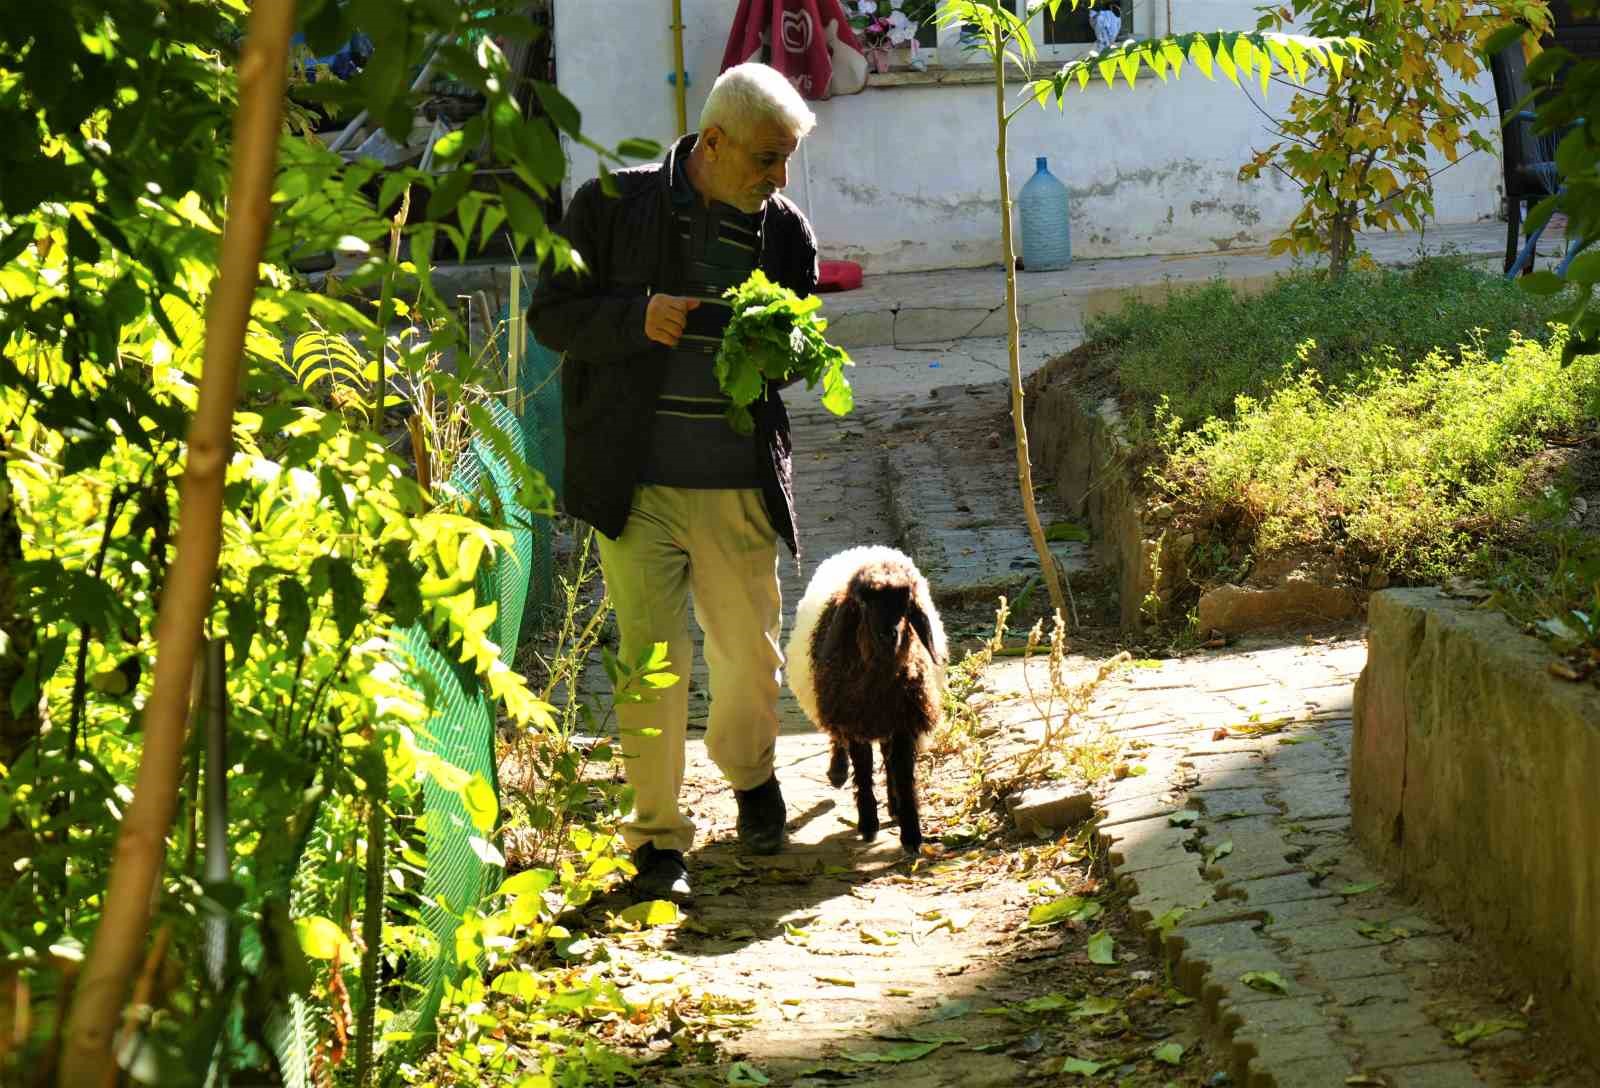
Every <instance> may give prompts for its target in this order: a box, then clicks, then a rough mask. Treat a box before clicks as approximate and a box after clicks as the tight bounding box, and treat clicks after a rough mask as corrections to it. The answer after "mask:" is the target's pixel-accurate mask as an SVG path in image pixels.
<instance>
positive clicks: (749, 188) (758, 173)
mask: <svg viewBox="0 0 1600 1088" xmlns="http://www.w3.org/2000/svg"><path fill="white" fill-rule="evenodd" d="M701 138H702V139H703V140H705V142H706V145H707V150H708V151H709V152H710V154H709V155H708V156H707V159H708V162H709V164H710V170H708V171H707V181H708V183H709V184H708V186H707V188H709V189H710V190H711V191H710V192H708V193H707V194H706V195H707V196H709V197H711V198H712V199H713V200H720V201H722V202H723V203H724V204H731V205H732V206H733V207H735V208H738V209H739V210H740V211H742V212H745V213H747V214H750V213H754V212H758V211H760V210H761V206H762V205H763V204H765V203H766V201H767V197H769V196H771V195H772V194H773V193H775V192H777V191H778V190H779V189H782V188H783V187H784V186H785V185H787V184H789V156H790V155H793V154H794V151H795V148H797V147H799V146H800V138H799V137H798V136H796V135H795V134H794V133H792V132H790V131H789V130H788V129H787V128H786V127H784V125H783V124H781V123H780V122H777V121H773V120H762V121H759V122H757V123H756V124H755V125H754V126H753V127H752V129H751V130H750V132H749V133H746V134H743V135H741V136H738V137H735V136H734V135H732V134H731V133H729V132H727V131H725V130H723V129H721V128H719V127H717V126H715V125H713V126H712V127H711V128H709V129H707V130H706V131H705V133H704V134H703V135H702V137H701Z"/></svg>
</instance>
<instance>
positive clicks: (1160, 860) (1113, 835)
mask: <svg viewBox="0 0 1600 1088" xmlns="http://www.w3.org/2000/svg"><path fill="white" fill-rule="evenodd" d="M1193 837H1194V831H1193V829H1192V828H1187V827H1173V826H1172V825H1171V824H1170V823H1169V822H1168V821H1167V819H1166V817H1164V816H1160V817H1156V818H1155V819H1150V820H1137V821H1135V822H1133V823H1128V824H1121V825H1118V826H1116V827H1112V828H1108V829H1104V830H1102V832H1101V838H1102V839H1104V840H1105V841H1106V843H1107V845H1108V849H1109V853H1110V855H1111V862H1112V864H1113V865H1115V866H1116V867H1117V872H1118V874H1119V875H1120V874H1136V873H1140V872H1143V871H1144V870H1146V869H1159V868H1161V867H1162V866H1166V865H1172V864H1174V863H1176V862H1181V861H1185V860H1188V861H1189V862H1190V863H1191V864H1193V865H1195V866H1197V867H1198V865H1199V863H1200V859H1199V857H1198V856H1197V855H1195V854H1193V853H1192V852H1190V851H1189V850H1187V849H1185V848H1184V844H1185V843H1186V842H1188V841H1189V840H1190V839H1191V838H1193Z"/></svg>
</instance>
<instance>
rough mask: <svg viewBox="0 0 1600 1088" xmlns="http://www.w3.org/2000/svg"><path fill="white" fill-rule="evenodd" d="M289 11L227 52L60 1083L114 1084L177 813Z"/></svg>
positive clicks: (263, 230) (285, 5) (75, 1087)
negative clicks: (140, 615) (209, 287)
mask: <svg viewBox="0 0 1600 1088" xmlns="http://www.w3.org/2000/svg"><path fill="white" fill-rule="evenodd" d="M294 10H295V4H294V0H256V3H255V5H254V6H253V8H252V9H251V12H250V24H249V30H248V33H247V34H246V37H245V44H244V51H243V53H242V55H241V56H240V58H239V108H238V112H237V113H236V114H235V116H234V131H233V176H232V180H231V183H230V185H229V189H228V219H227V225H226V227H225V229H224V231H223V235H222V260H221V271H220V275H219V278H218V281H217V287H216V291H215V293H214V294H213V296H212V299H211V305H210V308H209V311H208V312H207V314H206V344H205V362H204V365H203V368H202V370H201V372H200V394H199V406H198V407H197V408H196V410H195V415H194V420H193V422H192V423H191V424H190V428H189V440H188V449H187V451H186V453H185V456H184V471H183V483H182V485H181V489H180V493H179V507H178V540H177V550H176V554H175V556H174V559H173V564H172V570H171V574H170V576H169V577H168V579H167V584H166V588H165V589H164V590H163V591H162V594H161V605H160V609H159V611H158V613H157V616H156V664H155V680H154V683H153V686H152V688H151V692H150V699H149V701H148V702H147V703H146V704H145V708H144V750H143V752H142V753H141V756H140V759H139V774H138V778H137V781H136V782H135V784H134V790H133V800H132V802H130V803H129V805H128V811H127V814H126V815H125V816H124V817H123V820H122V827H121V829H120V830H119V832H118V834H117V845H116V851H115V854H114V855H113V857H112V863H111V879H110V883H109V884H108V886H107V888H106V894H105V897H104V899H103V900H102V901H103V903H104V904H105V906H104V913H102V914H101V916H100V924H99V926H98V927H97V928H96V930H95V935H94V939H93V941H92V943H91V944H90V945H89V953H88V957H87V959H86V961H85V963H84V968H83V974H82V976H81V977H80V979H79V981H78V986H77V989H76V991H75V992H74V994H73V999H72V1009H71V1012H70V1013H69V1014H68V1017H67V1024H66V1030H65V1033H64V1035H65V1037H64V1039H63V1041H62V1052H61V1066H60V1069H59V1071H58V1075H57V1084H58V1085H60V1088H88V1086H90V1085H111V1084H114V1083H115V1081H116V1079H117V1063H116V1061H115V1060H114V1059H113V1057H112V1053H111V1044H112V1040H113V1038H114V1036H115V1034H116V1031H117V1025H118V1022H119V1020H120V1018H121V1015H122V1008H123V1005H124V1004H125V1003H126V1001H127V999H128V989H129V985H130V983H131V981H132V979H133V977H134V974H135V972H136V971H137V970H138V968H139V965H140V962H141V960H142V959H143V948H144V943H145V939H146V937H147V935H148V932H149V927H150V914H151V907H152V902H153V900H154V897H155V893H156V890H157V888H158V887H159V883H160V877H161V868H162V864H163V861H164V859H165V856H166V845H167V834H168V832H169V831H171V829H172V819H173V814H174V811H175V810H176V808H177V801H178V790H179V786H180V781H179V779H180V777H181V766H182V755H183V741H184V733H185V728H184V726H185V721H186V719H187V716H188V703H189V690H190V684H191V683H192V681H193V677H194V664H195V658H196V656H197V655H198V653H199V650H200V642H201V633H202V628H203V625H204V623H205V619H206V616H207V615H208V614H209V613H210V611H211V601H212V581H213V580H214V579H215V577H216V573H217V557H218V555H219V554H220V552H221V547H222V492H223V484H224V481H225V476H226V472H227V466H228V458H229V455H230V453H231V450H232V446H233V409H234V404H235V403H236V402H237V400H238V398H239V371H240V356H241V354H242V352H243V349H244V334H245V326H246V324H247V323H248V321H249V319H250V303H251V300H252V299H253V297H254V295H255V288H256V272H257V267H258V265H259V263H260V261H261V251H262V247H263V246H264V244H265V243H266V238H267V229H268V226H269V225H270V223H271V214H272V211H271V204H270V197H271V195H272V181H273V173H274V169H275V167H276V163H277V156H278V135H279V132H280V131H281V125H282V115H283V86H284V78H285V74H286V72H287V68H288V57H289V36H290V35H291V34H292V33H293V32H294Z"/></svg>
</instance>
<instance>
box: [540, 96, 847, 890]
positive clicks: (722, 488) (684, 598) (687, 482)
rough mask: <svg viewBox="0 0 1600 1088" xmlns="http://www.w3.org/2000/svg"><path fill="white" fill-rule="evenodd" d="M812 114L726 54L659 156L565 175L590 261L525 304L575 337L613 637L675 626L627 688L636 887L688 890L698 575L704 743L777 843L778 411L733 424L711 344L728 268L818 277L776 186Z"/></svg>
mask: <svg viewBox="0 0 1600 1088" xmlns="http://www.w3.org/2000/svg"><path fill="white" fill-rule="evenodd" d="M815 123H816V119H815V117H813V115H812V113H811V111H810V110H809V109H808V108H807V107H806V104H805V102H804V100H803V99H801V97H800V95H799V94H798V93H797V92H796V91H795V90H794V88H793V87H792V86H790V84H789V83H788V81H787V80H785V79H784V77H783V76H781V75H780V74H779V73H777V72H776V71H774V70H773V69H771V68H768V67H766V66H765V65H761V64H741V65H738V66H737V67H733V68H730V69H728V70H727V71H726V72H724V73H723V74H722V76H721V77H720V78H719V79H718V80H717V82H716V85H715V86H713V87H712V89H711V94H710V96H709V97H708V98H707V100H706V104H705V109H704V110H703V111H702V113H701V116H700V131H699V132H698V133H692V134H690V135H688V136H685V137H683V138H682V139H680V140H679V141H678V142H677V143H676V144H675V145H674V146H673V147H672V148H671V149H670V150H669V151H668V152H667V155H666V158H665V159H663V160H662V161H661V162H659V163H652V164H650V165H647V166H641V167H635V168H632V169H627V170H620V171H618V172H617V173H616V174H614V175H613V179H614V182H615V188H616V195H615V196H614V197H613V196H607V195H606V194H605V193H604V192H603V191H602V188H601V186H600V185H599V184H598V183H597V182H594V181H591V182H589V183H587V184H585V185H584V186H582V187H581V188H580V189H579V190H578V191H577V193H576V194H575V195H574V196H573V199H572V204H571V207H570V208H569V209H568V211H567V214H566V217H565V219H564V220H563V221H562V224H561V227H560V230H561V232H562V234H563V235H564V236H565V237H566V238H567V239H568V240H569V241H570V242H571V243H572V247H573V248H574V249H575V250H577V251H578V253H580V254H581V255H582V257H583V260H584V263H585V265H587V272H586V273H584V274H572V273H564V274H562V275H559V276H553V277H546V278H545V279H544V280H543V282H541V284H540V285H539V287H538V289H537V290H536V291H535V292H534V296H533V302H532V304H531V305H530V307H529V310H528V319H529V323H530V325H531V327H532V328H533V330H534V334H535V335H536V336H537V337H538V339H539V340H540V341H541V342H542V343H544V344H545V345H546V346H548V347H550V348H551V349H553V350H556V351H560V352H563V353H565V359H564V360H563V363H562V369H561V394H562V413H563V418H564V426H565V431H566V481H565V494H564V496H563V498H564V500H565V503H566V508H567V511H568V512H569V513H571V514H573V515H574V516H576V517H579V518H581V519H583V520H584V521H586V522H588V523H589V524H591V525H593V526H594V527H595V528H596V529H598V530H599V531H600V564H601V568H602V570H603V571H604V573H605V580H606V588H607V590H608V591H609V592H610V594H611V600H612V604H613V605H614V607H615V609H616V615H617V625H618V627H619V629H620V631H621V637H622V645H621V654H622V657H623V659H624V660H627V661H633V660H636V659H637V658H638V656H639V654H640V653H641V652H642V651H644V650H646V649H648V648H649V647H650V645H651V644H653V643H656V642H665V643H666V644H667V651H668V656H669V658H670V660H671V662H672V666H673V671H674V672H677V673H678V674H679V675H680V676H682V678H683V679H681V680H680V681H679V682H678V683H677V684H676V685H674V686H673V687H672V688H669V689H667V690H666V691H665V692H663V693H662V695H661V698H660V699H659V701H657V702H654V703H650V704H645V705H624V706H620V707H618V708H617V714H618V719H619V721H620V724H621V728H622V732H623V742H622V748H623V754H624V756H625V761H626V762H625V766H626V770H627V776H628V781H629V783H630V784H631V785H632V786H633V789H634V808H633V813H632V815H631V817H630V819H629V820H628V822H627V824H626V825H625V826H624V828H623V833H624V835H625V837H626V839H627V843H628V845H629V847H630V848H631V849H632V850H633V860H634V864H635V866H636V868H637V869H638V875H637V876H636V877H635V878H634V881H633V891H634V894H635V895H636V896H638V897H639V898H649V899H654V898H674V899H679V900H682V899H687V898H688V897H689V895H690V886H689V881H688V870H687V868H686V866H685V864H684V851H685V850H687V849H688V848H689V846H690V845H691V844H692V842H693V840H694V830H695V829H694V824H693V823H692V822H691V821H690V819H689V817H688V815H687V814H686V813H685V812H684V811H683V809H682V808H680V807H679V804H678V795H679V792H680V791H681V789H682V786H683V771H684V734H685V730H686V727H687V723H688V711H689V699H688V688H689V681H688V678H689V675H690V673H691V666H692V662H693V645H692V643H691V642H690V639H689V612H688V597H689V594H690V592H691V591H692V592H693V594H694V603H695V615H696V617H697V618H698V619H699V621H700V626H701V628H702V629H703V630H704V631H705V655H706V663H707V666H708V667H709V670H710V674H711V720H710V722H709V723H708V725H707V729H706V750H707V752H708V753H709V754H710V756H711V758H712V759H713V760H715V761H716V764H717V766H718V767H719V768H720V769H721V770H722V773H723V775H724V776H726V778H727V779H728V782H729V784H730V785H731V786H732V787H733V790H734V796H735V797H736V799H737V801H738V806H739V822H738V833H739V841H740V843H741V844H742V845H743V846H744V848H745V849H746V850H748V851H750V852H751V853H755V854H772V853H776V852H777V851H779V850H781V849H782V848H783V842H784V823H785V820H786V814H785V811H784V806H783V794H782V793H781V792H780V790H779V787H778V780H777V777H776V776H775V775H774V774H773V753H774V748H775V745H776V742H777V736H778V713H777V702H778V685H779V682H780V670H781V668H782V665H783V657H782V654H781V651H780V650H779V641H778V638H779V624H780V609H781V602H780V600H779V589H778V549H777V542H778V540H779V539H780V538H782V540H783V541H784V543H785V544H787V545H788V547H789V549H790V551H792V552H797V550H798V549H797V545H796V536H795V518H794V490H793V485H792V476H791V469H790V457H789V433H788V432H789V420H788V416H787V414H786V413H785V412H784V408H783V403H782V402H781V401H780V400H779V399H778V394H777V390H776V389H769V390H768V392H767V394H766V397H765V398H764V400H762V401H761V402H759V403H758V404H757V405H756V406H755V407H754V414H755V417H756V428H755V433H754V434H753V435H740V434H738V433H736V432H735V431H734V430H733V428H732V427H730V426H729V425H728V423H727V420H726V418H725V416H724V411H725V409H726V408H727V406H728V399H727V398H726V397H725V396H723V394H722V391H721V389H720V388H719V387H718V385H717V381H716V378H715V377H714V376H713V373H712V362H713V360H714V359H715V356H716V352H717V347H718V345H719V344H720V342H721V337H722V332H723V329H724V328H725V327H726V326H727V322H728V318H729V309H728V303H727V301H726V300H725V299H724V298H723V297H722V294H723V292H724V291H725V290H726V289H727V288H729V287H732V286H735V285H737V284H739V283H742V282H744V280H745V279H747V278H748V277H749V275H750V273H751V272H752V271H753V270H754V269H756V268H760V269H762V270H763V271H765V272H766V274H767V276H768V277H769V278H770V279H772V280H773V281H775V282H777V283H780V284H783V285H784V286H786V287H789V288H792V289H793V290H795V291H797V292H799V293H801V294H809V293H810V292H811V291H813V290H814V289H815V287H816V283H817V247H816V240H815V238H814V236H813V235H812V233H811V228H810V225H809V224H808V223H807V222H806V220H805V217H804V216H803V215H802V214H801V213H800V210H799V209H798V208H796V207H795V205H794V204H792V203H791V202H790V201H789V200H787V199H786V198H784V197H782V196H780V195H778V190H779V189H781V188H783V186H784V185H785V183H786V182H787V181H788V161H789V156H791V155H792V154H794V151H795V148H796V147H798V146H799V143H800V140H801V139H803V138H804V137H805V136H806V134H807V133H809V132H810V131H811V129H812V127H813V125H814V124H815ZM646 731H650V735H645V734H646Z"/></svg>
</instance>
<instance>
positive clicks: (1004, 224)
mask: <svg viewBox="0 0 1600 1088" xmlns="http://www.w3.org/2000/svg"><path fill="white" fill-rule="evenodd" d="M1003 46H1004V42H1000V43H997V48H996V49H995V51H994V57H993V60H994V112H995V126H996V129H997V130H998V132H999V141H998V143H997V144H996V147H995V154H996V155H997V156H998V157H999V160H1000V245H1001V248H1002V249H1003V250H1004V258H1003V259H1004V261H1005V269H1006V327H1007V330H1008V335H1007V338H1006V339H1007V352H1006V354H1007V356H1008V362H1009V365H1010V372H1011V429H1012V432H1013V433H1014V434H1015V435H1016V440H1017V487H1018V489H1019V490H1020V491H1021V492H1022V512H1023V514H1024V515H1025V516H1026V517H1027V519H1028V535H1029V536H1030V537H1032V538H1033V550H1034V551H1035V552H1036V553H1038V556H1039V572H1040V573H1041V574H1042V575H1043V576H1044V584H1045V587H1046V588H1047V589H1049V591H1050V604H1051V605H1052V606H1053V607H1054V608H1055V610H1056V613H1057V614H1058V615H1063V616H1064V615H1067V599H1066V597H1065V596H1064V595H1063V594H1062V592H1061V577H1060V573H1059V572H1058V571H1057V570H1056V560H1055V556H1054V555H1052V554H1051V553H1050V544H1049V542H1048V541H1046V540H1045V538H1044V526H1043V525H1041V524H1039V508H1038V506H1037V505H1036V504H1035V503H1034V501H1033V464H1032V461H1031V460H1030V455H1029V453H1028V424H1027V421H1026V420H1025V419H1024V418H1023V412H1022V400H1023V394H1022V325H1021V322H1020V321H1019V320H1018V318H1017V249H1016V239H1015V238H1013V237H1012V233H1011V171H1010V169H1009V166H1008V164H1007V162H1006V148H1007V141H1006V134H1007V130H1008V129H1009V128H1010V125H1011V119H1010V118H1009V117H1007V116H1006V58H1005V49H1004V48H1003Z"/></svg>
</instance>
